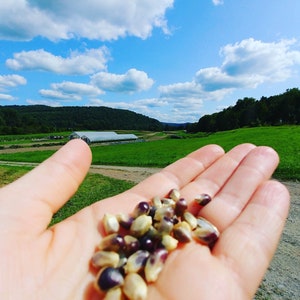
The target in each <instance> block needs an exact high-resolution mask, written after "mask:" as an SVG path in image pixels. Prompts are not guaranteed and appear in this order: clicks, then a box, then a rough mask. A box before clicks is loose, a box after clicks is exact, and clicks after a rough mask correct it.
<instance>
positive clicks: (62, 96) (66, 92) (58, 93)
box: [39, 81, 103, 101]
mask: <svg viewBox="0 0 300 300" xmlns="http://www.w3.org/2000/svg"><path fill="white" fill-rule="evenodd" d="M39 93H40V95H41V96H42V97H44V98H48V99H59V100H77V101H78V100H81V99H82V96H88V97H96V96H98V95H100V94H102V93H103V91H101V90H100V89H99V88H97V87H95V86H92V85H89V84H84V83H77V82H70V81H64V82H62V83H53V84H51V90H46V89H41V90H40V91H39Z"/></svg>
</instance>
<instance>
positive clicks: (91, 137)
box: [70, 131, 138, 144]
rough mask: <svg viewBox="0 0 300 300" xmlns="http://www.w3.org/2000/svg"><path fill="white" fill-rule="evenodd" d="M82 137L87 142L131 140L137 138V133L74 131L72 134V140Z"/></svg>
mask: <svg viewBox="0 0 300 300" xmlns="http://www.w3.org/2000/svg"><path fill="white" fill-rule="evenodd" d="M72 139H82V140H84V141H85V142H86V143H87V144H91V143H101V142H113V141H129V140H137V139H138V137H137V136H136V135H135V134H118V133H116V132H114V131H74V132H73V133H71V135H70V140H72Z"/></svg>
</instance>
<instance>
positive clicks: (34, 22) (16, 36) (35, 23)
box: [0, 0, 174, 40]
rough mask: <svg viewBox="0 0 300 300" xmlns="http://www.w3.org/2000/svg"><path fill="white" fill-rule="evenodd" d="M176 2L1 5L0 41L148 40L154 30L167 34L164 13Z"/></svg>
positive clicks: (15, 1) (18, 0) (19, 0)
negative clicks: (43, 38)
mask: <svg viewBox="0 0 300 300" xmlns="http://www.w3.org/2000/svg"><path fill="white" fill-rule="evenodd" d="M173 2H174V0H114V1H99V0H89V1H88V2H86V1H83V0H78V1H73V0H64V1H39V0H10V1H1V3H0V28H1V29H0V38H2V39H10V40H30V39H32V38H34V37H36V36H43V37H46V38H48V39H50V40H56V39H69V38H73V37H84V38H88V39H100V40H113V39H118V38H119V37H125V36H127V35H132V36H137V37H140V38H143V39H144V38H147V37H148V36H149V35H150V34H151V32H152V30H153V28H154V27H158V28H162V30H163V31H164V32H165V33H168V27H167V22H166V19H165V12H166V10H167V9H168V8H171V7H172V6H173Z"/></svg>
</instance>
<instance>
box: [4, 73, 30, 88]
mask: <svg viewBox="0 0 300 300" xmlns="http://www.w3.org/2000/svg"><path fill="white" fill-rule="evenodd" d="M26 83H27V81H26V79H25V78H24V77H23V76H20V75H16V74H12V75H0V91H3V90H6V89H7V88H13V87H16V86H19V85H25V84H26Z"/></svg>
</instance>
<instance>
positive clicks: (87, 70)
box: [6, 47, 109, 75]
mask: <svg viewBox="0 0 300 300" xmlns="http://www.w3.org/2000/svg"><path fill="white" fill-rule="evenodd" d="M108 56H109V54H108V50H107V48H106V47H101V48H98V49H89V50H85V52H83V53H80V52H78V51H72V52H71V53H70V56H69V57H66V58H64V57H61V56H55V55H53V54H52V53H50V52H47V51H45V50H44V49H39V50H32V51H22V52H19V53H14V58H13V59H7V60H6V66H7V67H8V68H10V69H13V70H18V71H20V70H40V71H47V72H54V73H56V74H64V75H86V74H92V73H95V72H98V71H100V70H105V69H106V62H107V60H108Z"/></svg>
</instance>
